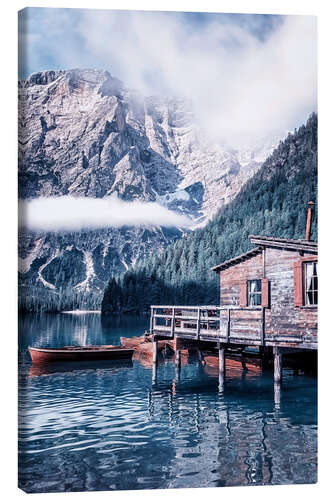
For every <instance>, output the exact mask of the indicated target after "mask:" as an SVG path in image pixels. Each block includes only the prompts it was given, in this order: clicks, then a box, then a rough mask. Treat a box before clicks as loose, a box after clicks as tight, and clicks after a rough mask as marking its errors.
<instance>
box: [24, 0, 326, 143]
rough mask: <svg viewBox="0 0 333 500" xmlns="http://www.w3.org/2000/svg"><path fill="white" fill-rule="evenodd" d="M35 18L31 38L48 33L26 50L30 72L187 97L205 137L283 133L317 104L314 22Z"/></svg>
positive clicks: (88, 15) (116, 15) (58, 13)
mask: <svg viewBox="0 0 333 500" xmlns="http://www.w3.org/2000/svg"><path fill="white" fill-rule="evenodd" d="M32 11H33V12H32ZM29 12H30V11H29ZM29 16H30V17H29V19H30V20H29V23H28V24H29V26H30V28H29V29H30V32H33V33H38V34H41V35H42V36H41V38H40V41H36V43H34V44H30V45H29V47H28V51H29V54H28V55H29V57H28V60H30V61H31V64H30V67H33V68H34V71H37V70H42V69H52V67H56V68H64V69H69V68H77V67H90V68H91V67H94V68H97V69H99V68H101V69H108V70H109V71H110V72H111V74H112V75H113V76H116V77H118V78H120V79H121V80H123V81H124V83H125V85H126V86H127V87H130V88H133V89H138V90H140V91H141V92H142V93H143V94H144V95H156V94H161V95H164V96H168V95H176V96H179V97H187V98H189V99H191V100H192V102H193V106H194V109H195V112H196V115H197V118H198V121H199V122H200V124H201V125H202V126H203V127H204V129H205V130H206V131H207V134H208V136H209V137H211V138H212V139H213V140H217V141H219V142H222V143H225V145H227V146H230V147H234V148H240V147H243V146H244V147H247V146H249V145H250V144H252V143H253V142H257V141H260V140H261V139H266V138H267V139H270V138H271V137H272V136H276V135H278V136H280V135H281V133H282V134H283V133H285V132H286V131H287V130H292V129H293V128H294V127H297V126H299V125H300V124H301V123H303V122H304V121H305V120H306V119H307V117H308V115H309V113H311V112H312V111H315V110H316V108H317V26H316V18H315V17H313V16H266V17H265V18H264V19H263V17H262V16H255V15H243V16H239V15H223V14H211V15H206V17H205V21H204V22H198V20H195V19H194V17H193V15H192V14H184V13H166V12H149V11H146V12H145V11H141V12H139V11H116V10H114V11H112V10H100V11H99V10H84V9H82V10H81V9H74V10H73V9H58V10H56V9H32V10H31V13H30V15H29ZM259 33H260V34H261V36H258V34H259ZM41 41H42V44H41ZM48 66H49V68H48ZM50 66H51V67H50Z"/></svg>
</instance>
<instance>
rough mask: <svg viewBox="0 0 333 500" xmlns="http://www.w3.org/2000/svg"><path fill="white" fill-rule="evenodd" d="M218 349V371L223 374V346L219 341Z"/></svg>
mask: <svg viewBox="0 0 333 500" xmlns="http://www.w3.org/2000/svg"><path fill="white" fill-rule="evenodd" d="M218 349H219V373H221V374H223V375H224V374H225V349H224V347H223V346H222V345H221V344H220V343H219V345H218Z"/></svg>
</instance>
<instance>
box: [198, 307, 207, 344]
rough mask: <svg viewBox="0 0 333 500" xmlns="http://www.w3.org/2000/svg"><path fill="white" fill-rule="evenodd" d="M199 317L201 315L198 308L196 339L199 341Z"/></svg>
mask: <svg viewBox="0 0 333 500" xmlns="http://www.w3.org/2000/svg"><path fill="white" fill-rule="evenodd" d="M200 315H201V309H200V307H198V320H197V339H199V336H200ZM207 326H208V325H207Z"/></svg>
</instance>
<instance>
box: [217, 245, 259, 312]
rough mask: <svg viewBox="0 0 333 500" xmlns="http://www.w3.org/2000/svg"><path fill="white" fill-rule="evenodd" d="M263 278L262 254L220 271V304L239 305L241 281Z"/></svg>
mask: <svg viewBox="0 0 333 500" xmlns="http://www.w3.org/2000/svg"><path fill="white" fill-rule="evenodd" d="M261 278H264V276H263V265H262V255H261V254H258V255H255V256H254V257H252V258H248V259H247V260H244V261H243V262H240V263H239V264H235V265H234V266H231V267H228V268H227V269H224V270H222V271H220V305H221V306H239V305H240V303H239V294H240V282H241V281H244V280H252V279H253V280H255V279H261Z"/></svg>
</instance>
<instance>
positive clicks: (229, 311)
mask: <svg viewBox="0 0 333 500" xmlns="http://www.w3.org/2000/svg"><path fill="white" fill-rule="evenodd" d="M230 315H231V309H230V308H229V309H228V322H227V342H229V338H230Z"/></svg>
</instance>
